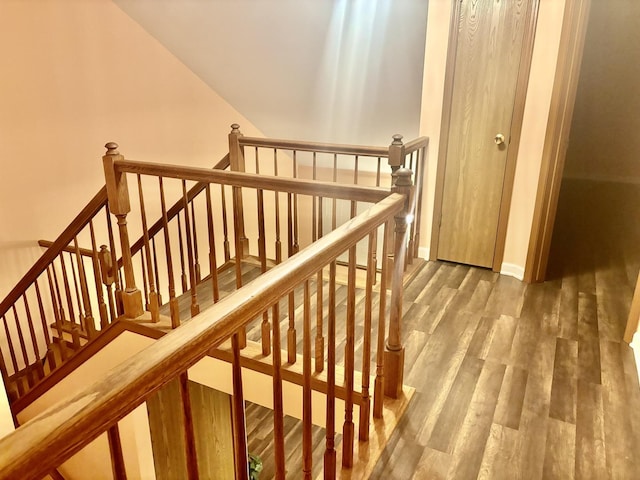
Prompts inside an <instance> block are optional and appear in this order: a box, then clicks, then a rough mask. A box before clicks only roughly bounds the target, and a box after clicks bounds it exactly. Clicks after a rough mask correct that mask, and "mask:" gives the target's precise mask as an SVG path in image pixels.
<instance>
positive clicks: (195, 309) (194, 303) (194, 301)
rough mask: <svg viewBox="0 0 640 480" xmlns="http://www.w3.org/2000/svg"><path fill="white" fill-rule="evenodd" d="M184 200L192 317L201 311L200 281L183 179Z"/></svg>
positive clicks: (185, 184)
mask: <svg viewBox="0 0 640 480" xmlns="http://www.w3.org/2000/svg"><path fill="white" fill-rule="evenodd" d="M182 201H183V204H184V229H185V231H186V233H187V259H188V261H189V280H190V282H191V317H195V316H196V315H197V314H199V313H200V305H199V304H198V291H197V288H198V283H197V281H196V270H195V265H194V260H193V243H192V238H191V223H190V222H191V221H190V219H189V201H188V199H187V182H186V180H182Z"/></svg>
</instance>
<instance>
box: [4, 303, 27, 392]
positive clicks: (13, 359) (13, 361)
mask: <svg viewBox="0 0 640 480" xmlns="http://www.w3.org/2000/svg"><path fill="white" fill-rule="evenodd" d="M2 323H3V325H4V332H5V335H6V336H7V337H6V338H7V344H8V345H9V355H10V356H11V364H12V366H13V373H14V374H15V373H18V371H19V368H18V360H17V358H16V351H15V349H14V347H13V340H11V333H9V326H8V325H7V318H6V317H5V316H4V315H3V316H2ZM16 386H17V388H18V396H20V397H21V396H22V395H24V393H25V392H24V385H23V384H22V382H21V381H20V380H19V379H17V380H16Z"/></svg>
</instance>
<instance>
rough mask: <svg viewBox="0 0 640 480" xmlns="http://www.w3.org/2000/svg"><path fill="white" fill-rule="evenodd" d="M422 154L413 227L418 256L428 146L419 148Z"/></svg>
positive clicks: (417, 170) (419, 157) (415, 248)
mask: <svg viewBox="0 0 640 480" xmlns="http://www.w3.org/2000/svg"><path fill="white" fill-rule="evenodd" d="M419 152H420V154H419V156H418V161H417V162H416V173H415V176H414V182H415V188H416V201H415V208H414V212H413V223H412V224H411V227H412V228H413V231H414V232H415V233H414V235H413V248H414V251H413V256H414V257H416V258H417V257H418V252H419V249H420V227H421V220H422V191H423V186H424V185H423V183H424V178H423V175H424V168H425V167H426V165H427V159H426V147H422V148H421V149H420V150H419Z"/></svg>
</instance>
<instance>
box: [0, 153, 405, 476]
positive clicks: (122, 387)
mask: <svg viewBox="0 0 640 480" xmlns="http://www.w3.org/2000/svg"><path fill="white" fill-rule="evenodd" d="M114 150H115V148H113V145H112V146H111V148H109V152H108V155H111V158H107V159H105V166H106V168H109V169H112V171H109V172H108V173H107V186H108V190H109V192H110V194H118V195H120V199H119V200H118V202H119V203H116V205H115V206H114V203H115V202H113V201H111V202H110V208H112V210H113V211H114V212H115V213H117V215H119V216H121V217H125V218H119V226H120V227H121V228H120V232H121V234H122V235H125V236H126V234H127V229H126V225H127V223H126V214H127V213H128V212H126V210H127V208H126V207H127V204H126V200H125V192H126V191H127V189H126V188H125V187H126V184H125V183H124V182H126V180H125V179H126V174H127V173H129V174H131V173H133V174H136V175H146V176H149V175H153V176H157V177H160V178H162V177H164V178H168V177H173V178H178V179H179V181H180V182H181V183H182V186H183V194H184V196H185V197H186V185H185V183H184V182H186V181H187V180H191V181H203V182H207V183H211V182H213V183H218V184H223V185H227V186H230V187H231V188H234V189H242V188H254V189H257V191H273V190H277V191H281V192H283V193H284V194H285V195H287V194H304V193H305V192H306V193H307V194H308V193H309V188H313V192H312V193H315V194H316V195H318V196H322V197H325V198H343V199H349V201H363V202H369V203H371V202H377V203H375V204H374V205H373V206H372V207H370V208H369V209H368V210H366V211H363V212H361V213H360V214H358V215H354V218H352V219H351V220H348V221H347V222H346V223H344V224H343V225H342V226H339V227H337V228H336V229H335V230H334V231H332V232H330V233H327V234H326V235H324V236H323V237H322V238H319V239H317V240H316V241H315V242H313V244H312V245H309V246H307V247H306V248H304V249H301V250H300V251H299V252H298V253H297V254H295V255H292V256H291V257H290V258H288V259H286V260H285V261H283V262H282V263H281V264H279V265H276V266H273V267H272V268H270V269H269V270H268V271H266V272H264V273H262V275H260V276H259V277H258V278H256V279H255V280H253V281H251V282H249V283H247V284H245V285H243V286H242V285H241V286H240V288H238V289H237V290H236V291H234V292H233V293H231V294H229V295H228V296H227V297H226V298H223V299H222V300H220V301H219V302H217V303H215V304H214V305H212V306H211V307H209V308H206V309H203V311H202V312H201V313H200V315H198V316H197V317H196V318H194V319H192V320H191V321H190V322H188V323H186V324H184V325H183V326H182V327H181V328H180V329H176V330H174V331H172V332H170V333H169V334H167V335H166V336H164V337H163V338H162V339H160V340H158V341H157V342H155V343H154V344H153V345H151V346H150V347H148V348H147V349H145V350H144V351H142V352H140V353H139V354H137V355H135V356H133V357H132V358H130V359H129V360H128V361H126V362H125V363H124V364H122V365H121V366H119V367H117V368H116V369H114V370H112V371H111V373H109V374H108V375H107V376H106V377H105V378H102V379H100V380H98V381H97V382H96V383H94V384H93V385H91V386H89V387H87V388H85V389H84V390H83V391H82V392H81V393H79V394H78V395H76V396H75V397H74V398H72V399H70V400H68V401H66V402H62V403H61V404H58V405H57V406H55V407H53V408H51V409H50V410H48V411H46V412H44V413H43V414H41V415H40V416H38V417H37V418H35V419H33V420H31V421H29V422H28V423H27V424H25V425H24V426H22V427H20V428H18V429H17V430H16V431H15V432H14V433H12V434H10V435H9V436H7V437H5V438H4V439H2V440H0V478H7V479H8V478H26V479H28V478H34V479H35V478H42V477H43V476H44V475H46V474H47V472H49V471H51V470H52V469H54V468H56V467H57V466H59V465H60V464H61V463H63V462H64V461H65V460H66V459H68V458H69V457H71V456H72V455H73V454H74V453H76V452H78V451H79V450H81V449H82V448H83V447H84V446H85V445H87V444H88V443H89V442H91V441H92V440H93V439H94V438H96V437H97V436H98V435H100V434H101V433H103V432H108V433H109V438H110V445H111V446H112V450H111V453H112V458H113V459H114V460H113V462H114V472H122V469H123V468H124V462H123V461H122V457H123V452H122V450H121V449H118V446H119V445H120V442H119V441H117V440H118V428H117V422H118V421H119V420H120V419H122V418H123V417H124V416H126V415H127V414H128V413H129V412H131V411H132V410H133V409H134V408H135V407H137V406H138V405H140V404H141V403H143V402H144V401H145V400H146V399H147V398H149V397H150V396H151V395H152V394H153V393H154V392H156V391H157V390H158V389H159V388H161V387H162V386H163V385H165V384H166V383H168V382H169V381H171V380H172V379H175V378H183V379H186V376H187V375H188V373H187V370H188V368H189V367H191V366H193V365H194V364H195V363H196V362H198V361H199V360H200V359H201V358H203V357H204V356H205V355H206V353H207V352H208V351H210V350H211V349H212V348H214V347H218V346H220V345H221V344H222V343H223V342H225V341H227V340H230V341H231V345H232V352H233V356H232V357H233V358H232V364H233V379H234V381H233V385H234V392H233V424H234V432H235V434H234V439H235V442H236V444H235V458H236V478H238V479H246V478H248V472H247V463H246V458H247V456H246V450H247V449H246V428H245V419H244V400H243V394H242V369H241V367H240V341H239V332H240V331H241V330H242V329H243V328H246V327H247V326H249V324H250V323H251V322H252V321H253V320H254V319H256V318H263V315H264V313H265V312H267V313H268V314H269V313H270V314H271V315H272V318H274V319H279V318H280V313H279V305H280V303H281V302H282V301H283V300H284V299H286V298H288V297H289V295H290V293H291V292H296V291H297V292H301V294H302V297H303V308H302V313H303V325H304V328H303V331H304V333H303V339H302V342H303V372H304V373H303V376H304V381H303V399H302V403H303V452H302V456H303V474H304V477H305V478H311V474H312V467H313V465H312V443H311V418H312V415H311V390H312V368H311V365H312V357H311V343H312V322H311V314H312V312H311V295H312V290H313V288H314V287H315V288H316V289H317V288H318V285H319V284H324V283H327V282H328V297H329V301H328V304H327V308H328V311H327V315H326V316H327V321H328V327H327V328H328V330H327V331H328V362H327V365H328V371H327V389H328V392H327V415H326V432H327V433H326V446H325V455H324V462H323V463H324V469H325V475H326V478H335V477H336V463H337V461H336V458H337V452H336V450H335V425H334V416H335V403H334V402H335V395H334V391H335V389H336V388H337V387H338V385H337V384H336V370H335V368H336V363H337V361H336V360H337V358H336V355H337V350H336V346H337V345H338V344H339V343H341V342H344V345H345V350H344V384H343V386H344V388H345V390H346V393H345V395H346V399H345V420H344V423H343V429H342V442H343V449H342V454H341V455H342V465H343V466H344V467H347V468H348V467H349V466H350V465H351V463H352V461H353V452H354V437H355V432H354V419H353V402H354V400H353V390H354V389H353V385H354V369H355V325H356V316H357V315H359V313H357V312H356V303H357V302H356V278H355V277H356V262H355V251H356V246H357V244H358V242H360V241H364V242H365V243H366V244H368V245H369V253H368V254H367V256H368V259H369V260H368V268H367V281H366V287H365V290H366V293H365V295H366V296H370V295H371V294H372V292H373V276H374V275H375V268H374V264H373V262H372V260H371V259H372V258H373V250H372V249H371V245H372V243H373V238H374V237H375V236H376V234H377V232H378V230H379V229H384V231H383V233H382V238H384V239H386V240H388V239H391V238H392V237H393V236H394V235H393V234H392V233H390V232H391V230H392V229H394V227H393V225H394V223H395V240H394V247H393V248H394V250H395V254H396V259H397V260H398V261H397V262H396V263H395V266H394V272H393V273H392V274H387V272H386V271H383V272H382V275H381V278H380V297H379V302H378V303H379V314H378V317H379V318H378V319H377V323H378V325H377V332H378V339H377V346H378V351H377V352H376V353H375V358H376V367H375V368H376V378H375V386H374V395H373V397H374V398H373V404H374V407H373V410H374V416H376V415H377V414H379V413H380V412H381V402H382V391H383V389H384V390H386V391H387V392H394V391H395V392H397V391H398V389H399V388H401V384H400V387H398V386H395V387H394V386H390V385H389V384H390V383H391V382H398V381H400V382H401V379H402V374H401V372H399V374H398V372H394V371H393V369H394V368H397V365H398V364H399V361H400V358H401V357H402V355H401V354H399V353H398V352H401V350H402V348H401V347H400V348H398V346H399V339H400V338H401V335H400V320H401V315H402V308H401V306H402V274H403V267H404V255H405V251H406V247H405V246H406V241H405V237H406V230H407V229H406V216H407V214H408V211H409V208H410V202H409V199H410V198H411V195H410V192H411V181H410V176H411V173H410V172H409V171H408V170H405V169H400V170H398V172H396V174H397V181H396V186H395V187H394V190H395V191H396V192H399V193H391V194H389V192H388V191H385V190H382V189H378V188H367V187H358V186H342V185H336V184H333V183H326V182H309V181H304V180H286V179H281V178H276V177H265V176H255V175H251V174H246V173H238V172H219V171H211V170H206V169H196V168H185V167H167V166H163V165H157V164H142V163H140V162H133V161H128V160H124V159H121V158H113V157H115V156H116V155H119V154H117V153H116V152H115V151H114ZM138 178H139V177H138ZM141 183H142V182H139V183H138V184H139V185H141ZM110 184H111V185H110ZM123 185H124V186H123ZM400 192H401V193H403V194H400ZM241 196H242V191H240V192H238V191H236V192H235V194H234V196H233V197H234V198H236V199H240V198H241ZM143 211H144V210H143ZM163 213H164V212H163ZM141 214H142V212H141ZM163 216H164V215H163ZM143 223H144V222H143ZM187 223H188V222H187ZM234 223H235V225H236V226H237V224H238V220H237V218H236V220H235V221H234ZM122 227H125V228H122ZM164 227H165V228H166V223H165V225H164ZM143 237H144V238H145V244H147V243H148V240H147V239H148V234H144V235H143ZM236 238H237V240H236V241H235V248H236V249H237V251H236V252H235V253H236V256H237V258H241V255H238V254H242V249H243V246H242V243H243V242H242V241H241V240H240V239H241V237H240V236H239V235H236ZM124 244H125V242H123V245H124ZM145 248H146V245H145ZM390 248H391V245H388V241H384V242H383V246H382V253H383V255H384V254H385V253H386V250H387V249H390ZM344 254H347V257H348V259H349V260H348V265H347V271H348V273H347V277H348V279H347V304H346V309H345V311H344V312H342V313H340V314H339V313H338V310H339V309H338V308H337V307H338V303H339V302H338V301H337V299H336V271H337V259H338V258H339V257H340V256H342V255H344ZM128 262H129V260H127V259H126V257H125V258H124V260H123V263H124V265H125V268H126V264H127V263H128ZM240 263H241V262H236V265H239V264H240ZM236 268H238V267H236ZM386 268H388V267H387V266H386V264H385V265H384V266H383V270H384V269H386ZM325 272H327V273H328V277H327V280H326V282H325V280H324V278H325V277H324V273H325ZM125 273H126V272H125ZM130 276H132V277H133V274H132V272H131V275H130ZM387 278H389V279H390V285H387V280H386V279H387ZM318 279H323V280H322V281H320V282H318ZM131 280H132V281H131V282H127V288H128V289H130V291H132V290H135V278H134V279H131ZM314 282H315V283H314ZM387 288H390V291H391V297H390V305H389V308H388V309H387V307H386V305H385V303H386V299H387V295H386V290H387ZM125 293H126V292H125ZM130 293H131V292H130ZM131 299H133V302H134V303H135V302H140V301H141V297H140V296H137V298H136V295H135V294H132V295H130V298H129V300H131ZM368 300H371V298H368ZM123 303H125V314H126V308H127V306H126V301H125V302H123ZM372 304H373V302H371V301H367V302H365V305H372ZM134 308H135V305H134ZM387 312H388V313H387ZM342 315H344V317H343V318H344V319H343V321H340V322H338V320H339V319H342ZM371 316H372V312H371V309H370V308H365V312H364V322H365V323H364V325H365V330H367V328H366V327H367V326H369V327H370V328H369V330H371V329H373V326H372V324H371ZM387 316H388V319H389V336H388V338H387V339H386V352H382V346H383V345H384V344H385V332H386V323H387V322H386V318H387ZM279 326H280V322H279V321H274V322H272V333H273V336H272V345H271V351H272V352H273V353H272V356H273V367H274V369H273V377H272V378H273V392H274V398H273V404H274V431H275V435H274V440H275V460H276V475H277V476H278V478H284V474H285V463H284V462H285V453H284V435H283V423H282V422H283V416H284V413H283V411H282V404H283V398H282V369H281V365H282V359H281V358H280V352H281V350H280V332H279ZM338 332H342V334H343V335H344V337H343V339H342V340H340V339H339V338H337V336H336V335H337V333H338ZM367 343H368V346H367V345H365V347H364V350H363V359H362V365H363V371H364V369H365V368H366V367H365V366H366V365H369V364H370V363H371V361H372V358H371V351H370V350H371V341H368V342H367V341H366V340H365V344H367ZM364 377H367V379H366V380H365V379H364ZM367 382H368V375H363V388H362V395H363V396H367V395H368V394H367V393H365V392H367V391H368V383H367ZM181 383H185V384H186V382H181ZM365 384H366V385H365ZM385 384H386V388H385V387H383V385H385ZM184 401H185V402H186V404H188V403H189V400H188V394H187V395H185V396H184ZM186 404H185V411H186V409H188V406H187V405H186ZM362 410H366V407H365V409H362V408H361V415H362ZM365 416H366V417H367V418H368V415H365ZM367 418H365V419H364V421H365V422H366V421H368V420H367ZM360 421H361V423H360V426H361V429H363V428H364V427H363V426H362V421H363V418H361V419H360ZM185 424H186V425H187V427H186V428H189V425H190V424H189V422H185ZM367 431H368V430H367ZM278 432H279V433H278ZM185 435H187V438H193V431H190V432H189V431H187V432H185ZM363 435H366V433H361V439H363V438H362V436H363ZM111 440H113V441H111ZM187 443H188V444H190V445H191V446H193V445H192V442H191V443H190V442H187ZM187 455H188V461H189V464H190V465H192V468H197V465H198V464H197V458H195V457H196V453H195V449H193V448H188V453H187ZM196 475H197V474H196ZM118 478H120V477H118Z"/></svg>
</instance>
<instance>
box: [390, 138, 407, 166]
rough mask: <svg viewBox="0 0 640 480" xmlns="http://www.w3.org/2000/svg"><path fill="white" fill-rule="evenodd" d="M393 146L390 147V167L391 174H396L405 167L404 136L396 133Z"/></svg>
mask: <svg viewBox="0 0 640 480" xmlns="http://www.w3.org/2000/svg"><path fill="white" fill-rule="evenodd" d="M392 138H393V141H392V142H391V145H389V159H388V160H389V166H390V167H391V172H392V173H393V172H395V171H396V170H398V168H400V167H401V166H403V165H404V144H403V143H402V135H400V134H399V133H396V134H395V135H394V136H393V137H392Z"/></svg>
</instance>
